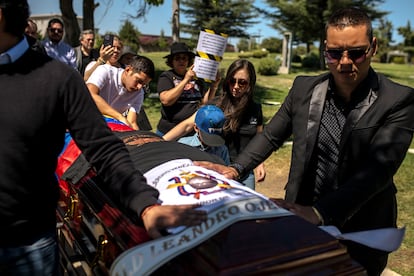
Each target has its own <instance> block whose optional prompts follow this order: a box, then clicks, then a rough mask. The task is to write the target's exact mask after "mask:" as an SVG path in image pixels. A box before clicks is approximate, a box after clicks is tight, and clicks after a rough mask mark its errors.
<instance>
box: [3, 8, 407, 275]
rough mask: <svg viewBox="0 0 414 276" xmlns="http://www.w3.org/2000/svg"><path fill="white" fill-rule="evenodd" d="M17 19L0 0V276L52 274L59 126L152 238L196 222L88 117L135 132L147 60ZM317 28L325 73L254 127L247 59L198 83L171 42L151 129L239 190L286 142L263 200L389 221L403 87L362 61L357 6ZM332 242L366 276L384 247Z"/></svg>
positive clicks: (360, 222)
mask: <svg viewBox="0 0 414 276" xmlns="http://www.w3.org/2000/svg"><path fill="white" fill-rule="evenodd" d="M29 15H30V13H29V6H28V4H27V1H26V0H0V83H1V85H2V101H1V102H0V110H2V114H4V115H3V116H1V118H0V125H1V126H2V127H3V131H2V136H1V138H0V164H1V165H0V179H1V181H0V237H2V238H0V274H2V275H3V274H5V275H30V274H34V275H57V271H58V247H57V238H56V216H55V207H56V203H57V199H58V198H57V194H58V188H59V187H58V184H57V181H56V179H55V178H54V169H55V167H56V160H57V157H58V155H59V153H60V151H61V150H62V147H63V144H64V135H65V132H66V131H69V132H70V134H71V136H72V137H73V139H74V141H75V142H76V144H77V145H78V146H79V148H80V149H81V150H82V152H83V153H84V155H85V157H86V159H87V160H88V162H90V163H91V164H92V165H93V166H94V168H95V169H96V171H97V173H98V174H99V175H100V176H101V177H102V179H103V180H104V181H103V182H104V183H105V185H106V189H107V190H108V191H110V193H111V198H112V199H114V201H115V202H117V203H119V204H121V205H122V206H123V207H124V208H127V209H130V210H133V211H134V212H135V213H136V215H137V217H138V218H139V219H141V221H142V222H143V225H144V226H145V228H146V229H147V231H148V233H149V234H150V236H152V237H153V238H158V237H160V236H161V231H162V230H163V229H165V228H166V227H170V226H178V225H187V226H191V225H197V224H200V223H201V222H203V221H205V220H206V218H207V216H206V213H205V212H203V211H200V210H197V209H196V207H197V206H193V205H191V206H187V205H177V206H169V205H160V204H159V201H158V192H157V191H156V190H155V189H154V188H152V187H151V186H149V185H148V184H147V183H146V179H145V178H144V176H143V175H142V173H140V171H138V170H137V169H136V168H135V167H134V166H133V163H132V161H131V158H130V156H129V154H128V151H127V150H126V148H125V145H124V144H123V143H122V142H121V141H119V139H118V138H117V137H116V136H115V135H114V134H113V133H112V132H111V131H110V130H109V129H108V128H107V126H106V123H105V121H104V119H103V116H102V115H104V116H109V117H112V118H114V119H117V120H119V121H121V122H123V123H125V124H126V125H128V126H130V127H131V128H132V129H134V130H139V129H140V126H139V124H138V122H139V114H140V113H141V109H142V105H143V101H144V95H145V90H146V87H147V86H148V84H149V83H150V81H151V80H154V79H155V67H156V65H154V63H153V62H152V61H151V60H150V59H148V58H146V57H144V56H141V55H138V54H137V53H134V52H132V51H130V49H128V48H127V47H125V46H124V45H123V43H122V41H121V39H120V38H119V36H116V35H113V37H112V38H113V39H112V41H111V44H110V45H104V44H103V45H100V46H99V48H95V34H94V32H93V31H92V30H84V31H82V32H81V35H80V37H79V42H80V45H79V46H78V47H76V48H72V47H71V46H70V45H68V44H67V43H65V42H64V41H63V37H64V24H63V22H62V21H61V20H60V19H57V18H54V19H52V20H50V21H49V23H48V26H47V37H46V38H45V40H44V41H39V40H38V39H37V36H36V33H37V26H36V24H35V22H34V21H33V20H30V19H29ZM325 33H326V40H325V45H324V46H325V52H324V54H325V58H326V61H327V64H328V69H329V72H327V73H324V74H322V75H320V76H312V77H305V76H301V77H297V78H296V79H295V80H294V82H293V85H292V88H291V89H290V91H289V93H288V95H287V97H286V99H285V101H284V103H283V104H282V106H281V107H280V109H279V110H278V111H277V112H276V114H275V115H274V116H273V118H272V119H271V120H270V122H269V123H268V124H267V125H264V122H263V114H262V107H261V105H260V103H256V102H255V101H254V100H253V95H254V90H255V85H256V71H255V68H254V66H253V64H252V63H251V62H250V61H248V60H246V59H238V60H235V61H234V62H233V63H232V64H231V65H230V66H229V68H228V69H227V72H226V75H225V77H224V79H223V80H222V79H221V76H220V74H219V73H218V72H217V76H216V79H215V80H214V81H213V82H212V83H211V84H206V83H205V82H203V81H202V80H201V79H199V78H197V75H196V72H195V71H194V65H193V61H194V57H195V54H194V52H193V51H191V50H190V49H189V47H188V46H187V45H186V44H185V43H180V42H178V43H174V44H172V45H171V49H170V53H169V54H168V55H167V56H165V59H166V64H167V65H168V66H169V67H170V68H171V69H170V70H168V71H165V72H163V73H162V74H161V75H160V76H159V78H158V80H157V92H158V94H159V99H160V102H161V110H160V120H159V123H158V125H157V127H156V130H155V133H156V134H157V135H159V136H160V137H163V139H165V140H178V141H181V142H182V143H186V144H189V145H191V146H194V147H197V148H199V149H200V150H202V151H206V152H210V153H211V154H215V155H217V156H219V157H220V158H222V159H223V162H222V163H221V164H218V163H211V162H196V164H198V165H200V166H203V167H206V168H210V169H214V170H216V171H218V172H220V173H222V174H223V175H224V176H226V177H228V178H232V179H237V180H239V181H240V182H241V183H243V184H244V185H246V186H248V187H250V188H252V189H254V188H255V183H256V182H257V181H263V180H264V178H265V176H266V171H265V168H264V161H265V160H266V159H267V158H268V157H269V156H270V155H271V154H272V152H274V151H276V150H277V149H278V148H280V147H281V146H282V145H283V143H284V142H285V141H286V140H287V139H289V138H292V139H293V149H292V161H291V169H290V173H289V179H288V183H287V185H286V196H285V199H284V200H282V199H275V200H274V201H275V202H276V203H277V204H278V205H280V206H281V207H283V208H286V209H288V210H290V211H292V212H293V213H294V214H296V215H298V216H300V217H303V218H304V219H306V220H308V221H309V222H311V223H313V224H315V225H335V226H337V227H338V228H339V230H340V231H341V232H355V231H364V230H370V229H376V228H385V227H396V219H397V202H396V196H395V194H396V187H395V184H394V181H393V176H394V174H395V173H396V171H397V170H398V168H399V166H400V164H401V162H402V161H403V159H404V157H405V154H406V152H407V149H408V147H409V145H410V143H411V141H412V136H413V131H414V120H413V119H412V118H414V90H413V89H412V88H410V87H406V86H403V85H399V84H396V83H394V82H392V81H390V80H389V79H388V78H386V77H385V76H384V75H382V74H379V73H377V72H375V71H374V70H373V68H372V67H371V66H370V62H371V58H372V57H373V56H374V55H375V54H376V52H377V49H378V41H377V38H376V37H375V36H373V30H372V24H371V20H370V19H369V17H368V16H367V15H366V14H365V13H364V12H363V11H361V10H359V9H356V8H346V9H341V10H338V11H337V12H335V13H334V14H333V15H332V16H331V17H330V18H329V21H328V22H327V24H326V28H325ZM124 49H125V50H124ZM220 84H221V89H219V87H220ZM195 161H197V160H195ZM223 164H226V165H223ZM33 206H36V208H33ZM28 229H30V231H28ZM344 243H345V244H346V245H347V247H348V251H349V254H350V255H351V257H353V258H354V259H355V260H356V261H358V262H359V263H360V264H361V265H362V266H363V267H364V268H365V269H366V270H367V272H368V274H369V275H379V274H380V273H381V271H382V270H383V269H384V268H385V266H386V264H387V258H388V252H383V251H379V250H375V249H372V248H369V247H366V246H363V245H360V244H357V243H353V242H344Z"/></svg>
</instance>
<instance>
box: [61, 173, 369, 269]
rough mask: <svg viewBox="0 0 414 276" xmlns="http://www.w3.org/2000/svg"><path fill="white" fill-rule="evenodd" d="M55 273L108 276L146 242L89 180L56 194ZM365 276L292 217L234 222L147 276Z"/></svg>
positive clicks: (339, 248) (331, 241)
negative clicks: (57, 252) (58, 268)
mask: <svg viewBox="0 0 414 276" xmlns="http://www.w3.org/2000/svg"><path fill="white" fill-rule="evenodd" d="M57 214H58V220H59V222H60V227H59V244H60V252H61V256H62V258H61V259H62V261H61V266H62V269H63V271H64V272H65V273H66V274H68V275H108V274H109V269H110V267H111V264H112V263H113V261H114V260H115V259H116V258H117V257H118V256H119V255H120V254H121V253H122V252H123V251H125V250H127V249H129V248H132V247H133V246H135V245H138V244H142V243H144V242H147V241H149V240H150V238H149V237H148V236H147V234H146V232H145V230H144V229H143V228H142V227H141V226H139V225H138V224H137V222H133V221H132V220H131V219H130V218H129V217H128V216H127V215H125V214H124V213H123V212H121V211H120V210H119V209H118V208H116V206H115V205H114V204H113V203H112V202H111V201H110V200H109V198H108V197H107V196H106V195H105V194H104V193H103V192H102V191H100V190H99V188H98V187H97V185H96V184H95V182H94V181H93V179H91V180H90V181H87V182H86V183H84V184H83V185H82V186H81V187H78V188H72V190H71V194H70V195H68V194H63V193H62V196H61V201H60V204H59V208H58V212H57ZM249 274H252V275H256V274H259V275H365V273H364V271H363V269H362V267H361V266H360V265H359V264H357V263H356V262H355V261H353V260H352V259H351V258H350V257H349V255H348V254H347V251H346V248H345V247H344V246H343V245H342V244H340V243H339V242H338V241H337V240H336V239H335V238H334V237H332V236H330V235H329V234H327V233H325V232H324V231H322V230H320V229H319V228H317V227H315V226H314V225H311V224H310V223H308V222H306V221H304V220H303V219H301V218H299V217H296V216H284V217H278V218H271V219H260V220H247V221H240V222H237V223H235V224H233V225H230V226H229V227H227V228H226V229H225V230H222V231H221V232H219V233H218V234H216V235H215V236H213V237H212V238H210V239H208V240H207V241H205V242H203V243H202V244H200V245H198V246H196V247H195V248H193V249H191V250H189V251H187V252H185V253H183V254H181V255H179V256H178V257H175V258H174V259H172V260H170V261H169V262H167V263H166V264H165V265H163V266H162V267H160V268H159V269H157V270H156V271H155V272H154V273H153V275H197V276H200V275H249Z"/></svg>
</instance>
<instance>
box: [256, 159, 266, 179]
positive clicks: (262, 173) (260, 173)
mask: <svg viewBox="0 0 414 276" xmlns="http://www.w3.org/2000/svg"><path fill="white" fill-rule="evenodd" d="M254 172H255V176H256V181H257V182H262V181H264V180H265V178H266V170H265V168H264V163H261V164H259V165H258V166H257V167H256V168H255V169H254Z"/></svg>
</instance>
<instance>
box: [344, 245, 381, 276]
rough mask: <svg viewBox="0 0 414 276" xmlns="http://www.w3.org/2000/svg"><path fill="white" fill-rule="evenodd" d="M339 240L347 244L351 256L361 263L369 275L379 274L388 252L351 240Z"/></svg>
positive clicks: (375, 275)
mask: <svg viewBox="0 0 414 276" xmlns="http://www.w3.org/2000/svg"><path fill="white" fill-rule="evenodd" d="M341 242H342V243H343V244H345V245H346V246H347V248H348V253H349V255H350V256H351V258H352V259H354V260H355V261H357V262H358V263H359V264H360V265H362V266H363V267H364V268H365V270H366V271H367V274H368V275H369V276H379V275H381V273H382V271H383V270H384V269H385V267H386V266H387V261H388V252H384V251H381V250H377V249H372V248H369V247H367V246H364V245H361V244H358V243H355V242H352V241H341Z"/></svg>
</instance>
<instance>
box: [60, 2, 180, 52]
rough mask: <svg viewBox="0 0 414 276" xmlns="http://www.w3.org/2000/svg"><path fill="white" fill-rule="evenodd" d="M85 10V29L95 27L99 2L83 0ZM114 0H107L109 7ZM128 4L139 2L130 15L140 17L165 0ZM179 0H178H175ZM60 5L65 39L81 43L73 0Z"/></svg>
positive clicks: (72, 42)
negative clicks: (95, 15)
mask: <svg viewBox="0 0 414 276" xmlns="http://www.w3.org/2000/svg"><path fill="white" fill-rule="evenodd" d="M82 1H83V2H82V4H83V5H82V8H83V9H82V12H83V30H86V29H92V30H94V29H95V23H94V12H95V9H96V8H97V7H98V6H99V2H95V0H82ZM113 1H114V0H108V1H107V2H106V5H107V7H111V6H112V4H113ZM127 1H128V4H130V5H131V4H134V3H135V2H138V4H139V6H138V8H137V9H136V12H135V15H130V16H131V17H132V18H140V17H143V16H145V14H146V13H147V12H148V10H149V9H150V8H151V6H159V5H162V4H164V0H127ZM175 1H178V0H175ZM59 7H60V11H61V13H62V19H63V23H64V24H65V33H66V37H65V40H66V42H68V43H69V44H70V45H72V46H78V45H79V34H80V27H79V24H78V20H77V18H76V16H77V15H76V14H75V11H74V9H73V0H59Z"/></svg>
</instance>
